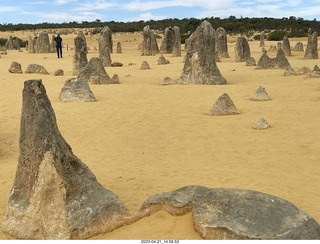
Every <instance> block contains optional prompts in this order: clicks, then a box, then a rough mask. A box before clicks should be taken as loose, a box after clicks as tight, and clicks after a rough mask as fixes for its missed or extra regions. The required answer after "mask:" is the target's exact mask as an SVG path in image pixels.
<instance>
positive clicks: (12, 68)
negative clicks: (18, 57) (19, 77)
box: [8, 62, 22, 74]
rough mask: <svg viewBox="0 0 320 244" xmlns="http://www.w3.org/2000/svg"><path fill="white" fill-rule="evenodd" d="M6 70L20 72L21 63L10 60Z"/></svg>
mask: <svg viewBox="0 0 320 244" xmlns="http://www.w3.org/2000/svg"><path fill="white" fill-rule="evenodd" d="M8 71H9V72H10V73H15V74H22V70H21V64H20V63H18V62H12V63H11V66H10V68H9V70H8Z"/></svg>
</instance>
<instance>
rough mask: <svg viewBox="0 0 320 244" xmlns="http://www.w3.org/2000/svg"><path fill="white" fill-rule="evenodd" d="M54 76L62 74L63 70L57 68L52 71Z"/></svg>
mask: <svg viewBox="0 0 320 244" xmlns="http://www.w3.org/2000/svg"><path fill="white" fill-rule="evenodd" d="M53 75H54V76H63V75H64V71H63V69H57V70H56V71H55V72H54V73H53Z"/></svg>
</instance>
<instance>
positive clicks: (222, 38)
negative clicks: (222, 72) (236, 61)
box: [215, 27, 230, 58]
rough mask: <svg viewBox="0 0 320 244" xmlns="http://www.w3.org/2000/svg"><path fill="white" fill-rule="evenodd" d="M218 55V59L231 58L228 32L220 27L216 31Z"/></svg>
mask: <svg viewBox="0 0 320 244" xmlns="http://www.w3.org/2000/svg"><path fill="white" fill-rule="evenodd" d="M215 38H216V55H217V57H218V58H229V57H230V56H229V53H228V43H227V41H228V40H227V32H226V31H225V29H224V28H222V27H219V28H218V29H217V30H216V36H215Z"/></svg>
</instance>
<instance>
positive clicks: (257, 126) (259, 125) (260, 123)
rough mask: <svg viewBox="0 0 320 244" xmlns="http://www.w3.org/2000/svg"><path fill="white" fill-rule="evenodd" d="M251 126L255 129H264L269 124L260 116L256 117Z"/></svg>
mask: <svg viewBox="0 0 320 244" xmlns="http://www.w3.org/2000/svg"><path fill="white" fill-rule="evenodd" d="M252 128H253V129H255V130H265V129H268V128H270V125H269V123H268V121H266V120H265V119H264V118H262V117H261V118H260V119H258V121H257V122H256V123H254V125H253V127H252Z"/></svg>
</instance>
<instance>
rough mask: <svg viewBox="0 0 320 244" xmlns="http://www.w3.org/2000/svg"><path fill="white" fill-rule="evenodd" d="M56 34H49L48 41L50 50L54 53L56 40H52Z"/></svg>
mask: <svg viewBox="0 0 320 244" xmlns="http://www.w3.org/2000/svg"><path fill="white" fill-rule="evenodd" d="M55 37H56V36H55V35H51V42H50V52H52V53H54V52H55V51H56V42H55V40H54V38H55Z"/></svg>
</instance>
